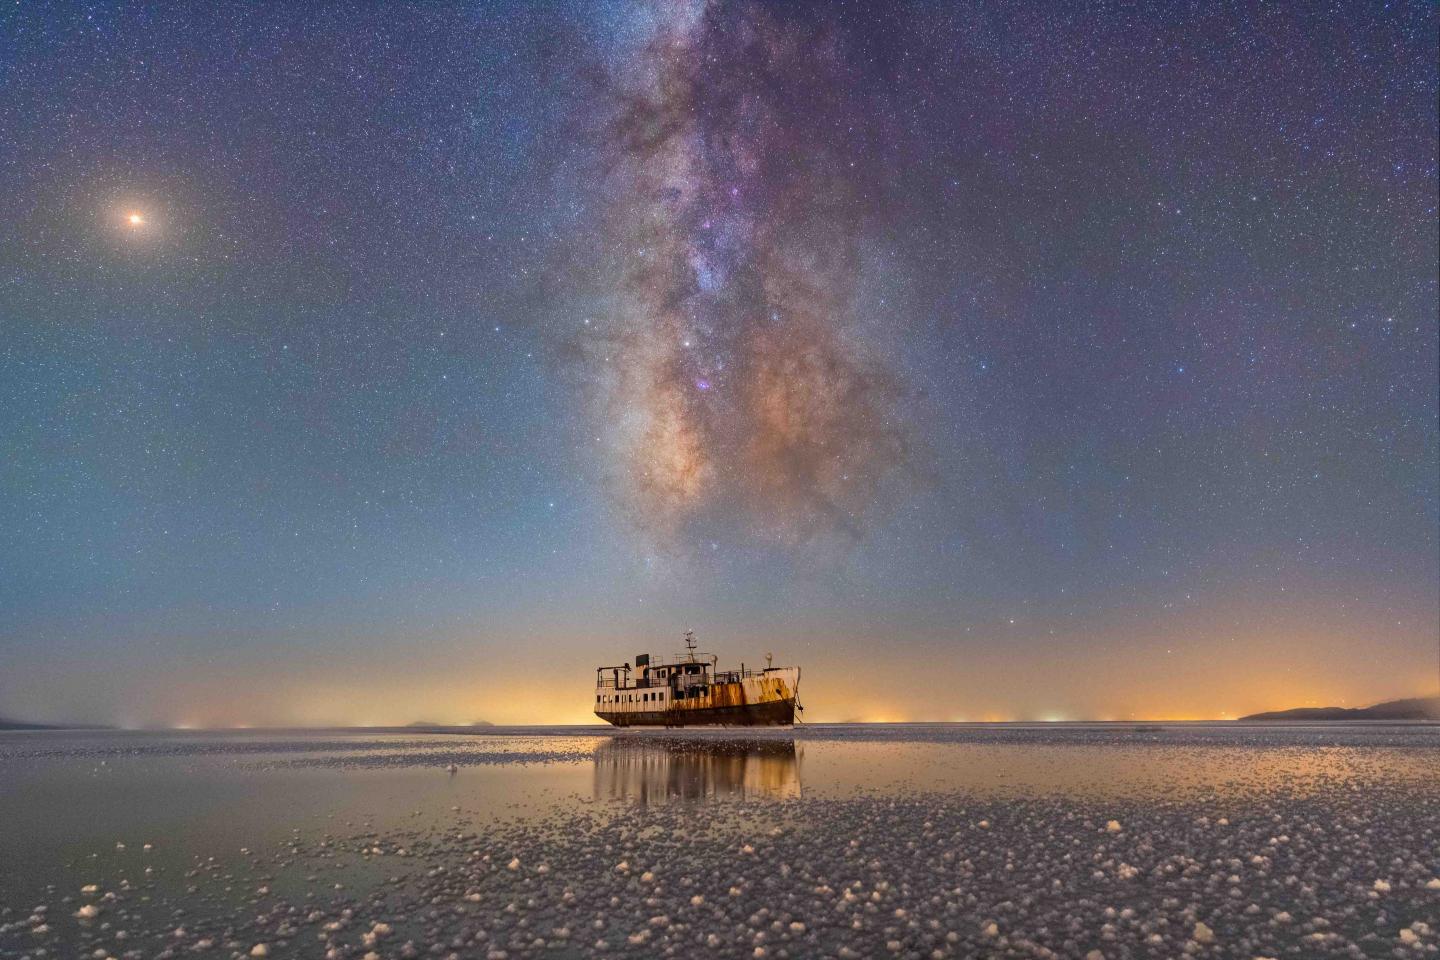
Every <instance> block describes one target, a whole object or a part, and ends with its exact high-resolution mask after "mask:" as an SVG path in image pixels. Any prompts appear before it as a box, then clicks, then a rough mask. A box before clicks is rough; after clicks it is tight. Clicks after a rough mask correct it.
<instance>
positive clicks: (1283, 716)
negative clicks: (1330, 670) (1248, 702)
mask: <svg viewBox="0 0 1440 960" xmlns="http://www.w3.org/2000/svg"><path fill="white" fill-rule="evenodd" d="M1240 719H1241V720H1440V697H1411V698H1409V699H1408V700H1387V701H1385V702H1384V703H1377V704H1375V705H1374V706H1371V707H1354V708H1350V707H1296V708H1295V709H1293V710H1271V711H1268V712H1266V713H1252V714H1250V715H1249V716H1248V717H1241V718H1240Z"/></svg>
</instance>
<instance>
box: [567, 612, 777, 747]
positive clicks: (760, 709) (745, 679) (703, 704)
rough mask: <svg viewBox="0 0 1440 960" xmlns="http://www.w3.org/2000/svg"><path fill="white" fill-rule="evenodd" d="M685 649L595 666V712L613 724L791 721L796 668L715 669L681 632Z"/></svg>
mask: <svg viewBox="0 0 1440 960" xmlns="http://www.w3.org/2000/svg"><path fill="white" fill-rule="evenodd" d="M685 651H686V652H685V653H684V654H683V655H681V656H679V657H676V658H675V659H674V660H672V661H670V662H665V661H662V660H659V659H658V658H651V656H650V655H649V654H648V653H643V654H640V655H639V656H637V657H636V658H635V664H634V666H633V667H632V666H631V665H630V664H628V663H624V664H621V665H619V666H615V667H597V668H596V670H595V715H596V716H597V717H599V718H600V719H601V720H604V721H606V722H607V723H613V724H614V725H615V726H617V727H695V726H736V727H777V726H787V725H789V724H793V723H794V722H795V711H796V710H803V709H804V708H803V707H801V706H800V704H799V690H800V668H799V667H776V666H771V665H770V657H769V656H768V655H767V656H766V658H765V661H766V664H765V667H764V669H760V670H747V669H746V668H745V665H744V664H743V663H742V664H741V665H740V669H739V670H721V669H719V658H718V657H716V656H715V655H714V654H708V653H697V652H696V650H695V634H694V632H693V631H686V633H685Z"/></svg>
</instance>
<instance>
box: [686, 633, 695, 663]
mask: <svg viewBox="0 0 1440 960" xmlns="http://www.w3.org/2000/svg"><path fill="white" fill-rule="evenodd" d="M685 649H686V651H687V652H688V653H689V655H690V659H691V660H694V659H695V631H694V630H686V631H685Z"/></svg>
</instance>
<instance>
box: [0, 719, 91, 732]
mask: <svg viewBox="0 0 1440 960" xmlns="http://www.w3.org/2000/svg"><path fill="white" fill-rule="evenodd" d="M107 729H109V728H108V727H101V726H98V725H94V724H90V725H86V724H74V723H27V722H25V721H24V720H9V719H7V718H5V717H0V730H107Z"/></svg>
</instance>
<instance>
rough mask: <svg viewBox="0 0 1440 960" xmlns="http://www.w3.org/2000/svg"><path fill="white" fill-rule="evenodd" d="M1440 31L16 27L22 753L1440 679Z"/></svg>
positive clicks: (762, 21) (1172, 14)
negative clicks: (698, 664) (783, 674)
mask: <svg viewBox="0 0 1440 960" xmlns="http://www.w3.org/2000/svg"><path fill="white" fill-rule="evenodd" d="M1437 25H1440V14H1437V8H1436V7H1435V6H1434V5H1433V4H1431V3H1428V2H1419V0H1417V2H1414V3H1391V4H1388V5H1382V4H1379V3H1354V4H1348V5H1347V4H1330V5H1325V6H1322V5H1319V4H1277V5H1265V6H1261V5H1258V4H1238V5H1230V4H1226V5H1215V4H1194V5H1187V4H1171V3H1161V4H1153V5H1142V6H1140V7H1132V6H1128V5H1127V6H1125V7H1110V6H1105V7H1101V6H1096V7H1094V8H1090V9H1085V10H1081V9H1079V7H1078V5H1074V4H1064V3H1050V4H1034V3H1013V4H1008V5H1007V4H1000V3H963V2H962V3H915V4H900V3H894V4H887V3H858V4H857V3H800V4H793V3H787V4H773V5H764V4H734V3H727V2H714V3H705V2H693V3H654V4H650V3H639V2H636V3H609V4H600V3H596V4H584V3H574V4H571V3H530V2H516V3H494V4H481V3H468V4H454V3H425V4H415V5H405V4H399V3H388V4H368V3H363V4H350V3H338V4H325V5H318V4H232V3H224V2H221V3H214V4H208V3H207V4H166V5H159V4H156V5H150V6H145V5H137V4H115V5H110V4H103V3H96V4H87V5H65V4H33V5H32V4H26V3H21V4H12V5H10V7H9V8H8V9H7V10H6V11H5V12H3V13H0V714H3V715H6V716H11V717H24V718H30V719H39V720H90V721H105V722H115V723H123V724H149V723H169V724H235V723H322V722H343V723H367V722H368V723H395V722H402V723H403V722H407V721H410V720H416V719H426V720H435V721H446V722H458V721H471V720H475V719H481V718H484V719H489V720H494V721H501V722H505V721H553V722H568V721H583V720H585V719H587V717H589V710H590V704H591V701H590V696H591V690H590V684H591V682H592V678H593V672H592V671H593V670H594V668H595V667H596V666H597V665H600V664H610V663H617V662H620V661H622V660H627V659H630V658H631V657H633V655H634V654H636V653H639V652H643V651H647V650H650V651H653V652H655V653H657V654H669V653H672V652H675V651H676V650H678V649H679V648H680V643H679V637H680V634H681V632H682V631H683V630H684V629H686V628H694V629H695V630H696V631H697V632H698V633H699V635H700V637H701V639H702V645H703V646H705V647H706V648H708V649H713V650H714V651H715V652H717V653H719V654H720V655H721V658H722V661H725V662H727V663H729V662H735V661H739V660H741V659H745V660H747V661H748V662H749V663H751V664H754V663H756V662H758V661H759V660H760V659H761V657H762V656H763V655H764V653H765V652H767V651H773V652H774V653H775V655H776V660H777V662H781V663H787V664H788V663H798V664H800V665H801V666H802V667H803V669H804V671H805V673H804V682H803V683H802V686H801V696H802V700H803V701H804V702H805V704H806V706H807V708H808V709H807V714H806V716H807V718H808V719H810V720H845V719H972V720H978V719H1010V718H1036V719H1040V718H1079V717H1094V718H1106V717H1115V718H1128V717H1131V716H1135V717H1156V716H1171V717H1197V716H1198V717H1214V716H1222V715H1237V714H1240V713H1243V712H1249V711H1252V710H1258V709H1268V708H1277V707H1287V706H1297V705H1302V704H1307V703H1309V704H1318V703H1324V704H1328V703H1347V704H1350V705H1355V704H1358V703H1361V702H1369V701H1374V700H1379V699H1385V698H1388V697H1393V696H1401V695H1417V694H1421V693H1425V692H1427V691H1432V690H1433V688H1434V685H1435V683H1436V655H1437V630H1440V586H1437V583H1440V536H1437V529H1440V453H1437V451H1440V430H1437V426H1440V421H1437V402H1440V396H1437V376H1440V374H1437V357H1440V342H1437V333H1440V307H1437V303H1440V290H1437V254H1440V250H1437V121H1436V102H1437V94H1440V76H1437Z"/></svg>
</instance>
